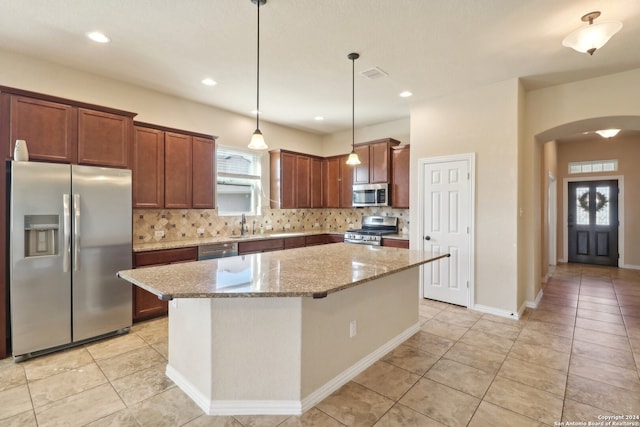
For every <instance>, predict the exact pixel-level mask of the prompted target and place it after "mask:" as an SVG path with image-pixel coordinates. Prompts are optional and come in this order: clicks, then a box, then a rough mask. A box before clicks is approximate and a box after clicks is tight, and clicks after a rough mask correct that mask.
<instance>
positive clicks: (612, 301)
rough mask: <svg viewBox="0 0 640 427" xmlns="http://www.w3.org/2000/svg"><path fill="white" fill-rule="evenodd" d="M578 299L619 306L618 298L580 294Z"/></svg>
mask: <svg viewBox="0 0 640 427" xmlns="http://www.w3.org/2000/svg"><path fill="white" fill-rule="evenodd" d="M578 301H587V302H593V303H596V304H605V305H612V306H614V307H617V306H618V300H617V299H615V298H613V299H612V298H600V297H594V296H591V295H582V294H581V295H580V296H579V297H578Z"/></svg>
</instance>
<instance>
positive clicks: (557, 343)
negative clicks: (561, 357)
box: [516, 328, 572, 353]
mask: <svg viewBox="0 0 640 427" xmlns="http://www.w3.org/2000/svg"><path fill="white" fill-rule="evenodd" d="M516 341H520V342H524V343H527V344H534V345H539V346H541V347H545V348H548V349H551V350H555V351H559V352H561V353H571V343H572V340H571V338H565V337H561V336H558V335H550V334H545V333H542V332H537V331H534V330H532V329H526V328H525V329H523V330H522V332H520V335H519V336H518V339H517V340H516Z"/></svg>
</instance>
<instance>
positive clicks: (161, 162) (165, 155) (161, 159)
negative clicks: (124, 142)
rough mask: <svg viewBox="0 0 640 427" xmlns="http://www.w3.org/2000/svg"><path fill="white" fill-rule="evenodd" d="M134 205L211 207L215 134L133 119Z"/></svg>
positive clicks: (151, 206)
mask: <svg viewBox="0 0 640 427" xmlns="http://www.w3.org/2000/svg"><path fill="white" fill-rule="evenodd" d="M133 148H134V149H133V158H134V166H133V168H132V169H133V207H134V208H167V209H190V208H194V209H213V208H214V207H215V195H214V191H215V190H214V182H215V138H214V137H212V136H208V135H202V134H197V133H193V132H187V131H180V130H177V129H171V128H166V127H163V126H158V125H152V124H148V123H140V122H136V126H135V138H134V144H133Z"/></svg>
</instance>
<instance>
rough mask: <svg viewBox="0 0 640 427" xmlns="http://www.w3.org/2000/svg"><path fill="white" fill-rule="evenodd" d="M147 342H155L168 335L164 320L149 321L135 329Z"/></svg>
mask: <svg viewBox="0 0 640 427" xmlns="http://www.w3.org/2000/svg"><path fill="white" fill-rule="evenodd" d="M135 334H136V335H137V336H139V337H140V338H142V339H143V340H144V341H145V342H146V343H147V344H156V343H158V342H160V341H163V340H166V339H167V337H168V336H169V325H168V324H167V323H166V322H156V323H149V324H147V325H145V327H143V328H139V329H137V330H136V331H135Z"/></svg>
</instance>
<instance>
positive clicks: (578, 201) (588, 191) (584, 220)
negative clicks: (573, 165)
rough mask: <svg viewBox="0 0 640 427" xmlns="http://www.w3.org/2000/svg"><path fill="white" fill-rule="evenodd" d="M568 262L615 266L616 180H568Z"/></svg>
mask: <svg viewBox="0 0 640 427" xmlns="http://www.w3.org/2000/svg"><path fill="white" fill-rule="evenodd" d="M568 189H569V191H568V198H569V199H568V201H569V203H568V212H567V215H568V218H567V224H568V227H569V230H568V240H569V241H568V243H569V262H580V263H586V264H598V265H613V266H617V265H618V226H619V222H618V181H617V180H607V181H580V182H570V183H569V186H568Z"/></svg>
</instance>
